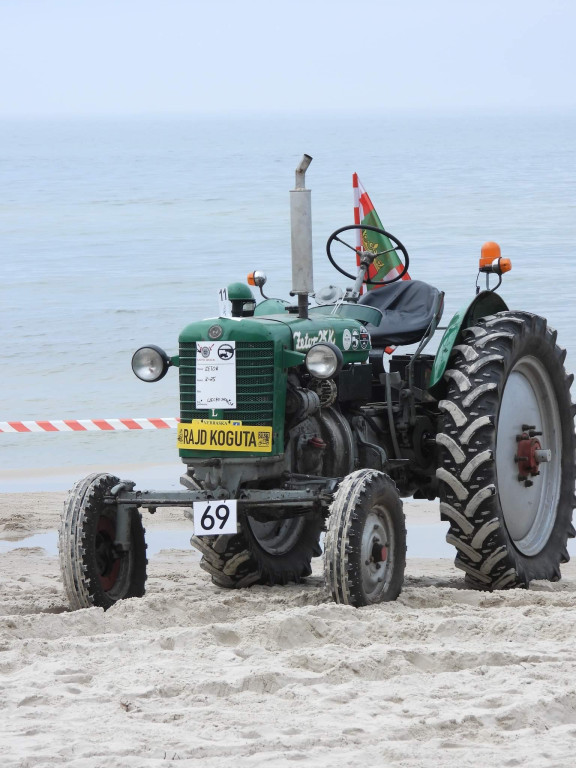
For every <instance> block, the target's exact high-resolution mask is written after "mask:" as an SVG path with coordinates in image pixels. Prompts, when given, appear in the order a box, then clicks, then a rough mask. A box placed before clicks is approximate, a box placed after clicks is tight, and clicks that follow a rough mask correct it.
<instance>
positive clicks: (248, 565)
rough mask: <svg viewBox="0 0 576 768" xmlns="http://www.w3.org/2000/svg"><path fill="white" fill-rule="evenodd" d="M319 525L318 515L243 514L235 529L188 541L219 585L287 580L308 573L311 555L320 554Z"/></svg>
mask: <svg viewBox="0 0 576 768" xmlns="http://www.w3.org/2000/svg"><path fill="white" fill-rule="evenodd" d="M322 526H323V520H322V518H321V517H320V516H317V517H305V516H297V517H290V518H285V519H283V520H277V521H276V520H275V521H270V522H259V521H258V520H255V519H254V518H253V517H250V516H248V515H244V516H243V517H242V520H241V530H240V532H239V533H237V534H234V535H223V536H210V537H208V536H193V537H192V539H191V540H190V543H191V544H192V545H193V546H194V547H196V549H198V550H199V551H200V552H201V553H202V560H201V561H200V567H201V568H203V569H204V570H205V571H208V573H210V574H211V576H212V581H213V582H214V584H216V585H218V586H220V587H227V588H229V589H234V588H240V587H248V586H250V585H251V584H255V583H259V584H269V585H274V584H287V583H288V582H299V581H300V580H301V579H302V578H305V577H306V576H309V575H310V574H311V572H312V568H311V561H312V558H313V557H317V556H318V555H320V554H322V549H321V547H320V534H321V532H322Z"/></svg>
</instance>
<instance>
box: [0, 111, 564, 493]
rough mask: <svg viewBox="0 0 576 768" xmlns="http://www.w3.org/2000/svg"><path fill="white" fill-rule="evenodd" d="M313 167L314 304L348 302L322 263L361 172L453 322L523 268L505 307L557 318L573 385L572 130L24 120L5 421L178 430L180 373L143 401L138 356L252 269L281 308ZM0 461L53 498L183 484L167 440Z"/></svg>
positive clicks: (371, 120)
mask: <svg viewBox="0 0 576 768" xmlns="http://www.w3.org/2000/svg"><path fill="white" fill-rule="evenodd" d="M304 152H306V153H308V154H311V155H312V156H313V157H314V161H313V163H312V165H311V167H310V169H309V171H308V173H307V186H309V187H310V188H311V189H312V207H313V236H314V250H315V254H314V255H315V265H314V269H315V285H316V287H321V286H322V285H325V284H328V283H337V284H340V285H342V286H343V287H345V285H346V280H345V279H341V278H340V276H339V275H338V274H337V273H335V272H334V270H333V269H332V267H331V266H330V265H329V263H328V261H327V259H326V257H325V250H324V248H325V242H326V239H327V237H328V236H329V234H330V233H331V232H332V231H333V230H335V229H337V228H338V227H341V226H344V225H345V224H349V223H352V222H353V211H352V186H351V176H352V173H353V172H354V171H356V172H358V174H359V176H360V179H361V180H362V182H363V184H364V186H365V187H366V189H367V191H368V192H369V194H370V196H371V198H372V200H373V202H374V204H375V206H376V209H377V211H378V213H379V215H380V217H381V219H382V221H383V222H384V224H385V226H386V227H387V228H388V229H389V230H390V231H391V232H393V233H394V234H396V235H397V236H398V237H399V238H400V239H401V240H402V241H403V242H404V244H405V245H406V246H407V248H408V251H409V253H410V257H411V265H410V272H411V274H412V276H413V277H414V278H418V279H422V280H425V281H428V282H430V283H433V284H435V285H437V286H438V287H439V288H441V289H442V290H444V291H445V292H446V310H445V316H444V320H445V321H447V320H448V319H449V316H450V315H451V314H452V313H453V312H454V311H456V310H457V309H458V308H459V307H460V306H461V305H463V304H465V303H466V302H467V301H469V300H470V299H471V298H472V296H473V294H474V285H475V280H476V273H477V260H478V256H479V252H480V247H481V245H482V243H483V242H484V241H486V240H496V241H497V242H499V243H500V245H501V247H502V253H503V255H504V256H508V257H510V258H511V259H512V262H513V270H512V272H511V273H510V274H508V275H506V276H505V278H504V283H503V286H502V288H501V294H502V296H503V297H504V299H505V300H506V301H507V303H508V304H509V306H510V307H511V308H514V309H526V310H529V311H532V312H536V313H538V314H541V315H544V316H545V317H547V318H548V320H549V323H550V325H552V326H553V327H555V328H557V329H558V332H559V337H558V338H559V343H561V344H562V345H564V346H565V347H567V349H568V356H567V362H566V365H567V368H568V369H569V370H576V343H575V341H574V328H575V327H576V307H575V297H576V260H575V256H576V188H575V185H574V169H575V168H576V115H574V114H550V115H514V116H512V115H508V116H506V115H493V116H486V115H485V116H481V115H469V116H459V117H454V116H443V117H439V116H435V117H433V116H427V115H420V116H417V115H411V116H390V117H368V118H364V117H362V118H351V117H338V116H318V115H316V116H305V115H302V116H297V115H292V116H289V117H285V118H280V117H273V118H272V117H244V118H235V119H223V118H219V119H216V118H208V117H205V118H173V119H168V118H165V119H152V118H147V119H145V118H134V119H122V120H114V119H100V120H97V119H91V120H87V119H86V120H60V121H36V122H35V121H26V122H24V121H20V122H16V121H12V122H3V123H0V179H1V184H2V194H1V195H0V231H1V236H0V265H1V270H2V280H1V283H0V297H1V301H0V330H1V339H2V358H1V359H2V376H1V380H0V381H1V383H0V388H1V391H0V395H1V397H0V421H12V420H23V419H34V420H37V419H58V418H77V419H83V418H107V417H121V418H124V417H132V418H134V417H163V416H176V415H178V382H177V375H176V371H171V372H169V374H168V375H167V376H166V377H165V379H163V380H162V381H161V382H158V383H156V384H144V383H142V382H140V381H138V380H137V379H136V378H135V377H134V375H133V374H132V372H131V369H130V359H131V356H132V353H133V351H134V350H135V349H136V348H138V347H139V346H141V345H143V344H147V343H156V344H158V345H160V346H161V347H163V348H164V349H166V350H167V351H168V352H169V353H172V354H173V353H175V352H176V351H177V338H178V333H179V331H180V329H181V328H182V327H183V326H184V325H186V324H187V323H189V322H191V321H193V320H194V319H197V318H201V317H207V316H213V315H214V314H216V313H217V291H218V289H219V288H221V287H223V286H225V285H226V284H227V283H228V282H231V281H233V280H243V279H244V278H245V275H246V274H247V273H248V272H249V271H251V270H252V269H254V268H261V269H264V270H265V271H266V273H267V275H268V285H267V288H268V291H269V293H270V294H271V295H274V296H281V297H287V295H288V292H289V290H290V274H291V272H290V225H289V194H288V191H289V189H291V188H292V187H293V185H294V169H295V167H296V165H297V164H298V162H299V160H300V158H301V156H302V154H303V153H304ZM0 450H1V455H2V466H1V467H0V490H1V489H2V487H4V490H7V489H10V490H20V489H25V488H40V487H56V486H57V485H58V482H59V481H54V479H52V480H51V481H48V480H47V479H46V480H39V479H38V478H39V477H43V478H49V477H52V478H53V477H54V474H53V472H52V468H59V470H60V473H61V474H60V476H62V477H64V475H66V479H65V480H64V479H63V480H62V481H61V482H62V483H65V482H68V478H69V477H73V476H75V473H76V470H77V469H78V472H79V473H80V475H81V474H82V471H81V467H83V466H85V465H93V464H98V465H100V466H104V465H105V466H107V467H110V469H111V470H117V471H120V470H119V469H118V468H121V467H122V465H125V464H137V465H139V464H157V465H170V473H171V477H172V476H173V477H174V481H175V482H176V483H177V478H178V474H179V462H178V457H177V452H176V449H175V431H174V430H169V431H168V430H167V431H164V432H130V433H89V434H86V433H84V434H70V433H63V434H57V433H53V434H40V435H38V434H18V435H8V434H0ZM141 474H142V473H141ZM143 474H145V471H143ZM55 482H56V485H54V483H55Z"/></svg>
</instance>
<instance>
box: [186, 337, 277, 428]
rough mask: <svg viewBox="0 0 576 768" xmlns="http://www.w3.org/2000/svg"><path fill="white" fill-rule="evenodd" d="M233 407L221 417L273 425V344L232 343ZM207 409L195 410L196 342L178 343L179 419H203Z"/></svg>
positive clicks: (269, 342)
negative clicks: (234, 350) (234, 382)
mask: <svg viewBox="0 0 576 768" xmlns="http://www.w3.org/2000/svg"><path fill="white" fill-rule="evenodd" d="M236 405H237V407H236V408H235V409H231V410H228V409H226V410H224V411H222V412H221V413H222V415H221V418H223V419H237V420H238V421H241V422H242V423H243V424H245V425H247V426H248V425H252V426H262V427H264V426H270V427H271V426H273V424H272V420H273V415H274V342H273V341H263V342H253V341H237V342H236ZM210 415H211V412H210V411H209V410H207V409H206V410H198V409H197V408H196V342H182V343H181V344H180V418H181V419H182V421H192V419H207V418H209V417H210Z"/></svg>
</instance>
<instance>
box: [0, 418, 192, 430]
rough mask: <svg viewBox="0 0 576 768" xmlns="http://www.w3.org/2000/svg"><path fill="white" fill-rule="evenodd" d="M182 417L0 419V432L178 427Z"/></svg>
mask: <svg viewBox="0 0 576 768" xmlns="http://www.w3.org/2000/svg"><path fill="white" fill-rule="evenodd" d="M179 421H180V419H172V418H170V419H77V420H76V419H52V420H51V421H0V432H113V431H117V432H126V431H128V430H130V429H176V427H177V426H178V422H179Z"/></svg>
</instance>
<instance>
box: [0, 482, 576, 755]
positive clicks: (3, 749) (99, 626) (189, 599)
mask: <svg viewBox="0 0 576 768" xmlns="http://www.w3.org/2000/svg"><path fill="white" fill-rule="evenodd" d="M62 499H63V494H60V493H47V494H45V493H42V494H40V493H38V494H37V493H34V494H1V495H0V538H3V539H6V538H7V537H10V536H11V537H12V538H14V537H18V536H20V537H23V536H28V535H29V534H30V533H32V532H39V531H48V530H52V529H54V528H55V527H56V526H57V523H58V517H59V513H60V508H61V503H62ZM421 511H422V510H421V509H416V510H415V511H414V514H420V513H421ZM180 514H181V513H180V512H179V511H178V510H164V511H162V512H160V513H159V515H160V517H159V518H150V517H149V516H147V517H146V518H145V522H146V524H147V526H158V527H163V528H165V527H169V526H171V525H182V518H181V517H180ZM315 566H316V570H315V574H314V575H313V577H312V578H310V579H309V580H308V583H307V584H303V585H298V586H290V587H284V588H267V587H254V588H251V589H248V590H243V591H239V592H228V591H222V590H219V589H217V588H215V587H214V586H212V585H211V584H210V582H209V580H208V577H207V575H206V574H205V573H204V572H203V571H201V570H200V569H199V567H198V558H197V556H196V553H195V552H194V551H193V550H170V551H163V552H161V553H160V554H158V555H156V556H155V557H153V558H152V559H151V562H150V565H149V580H148V590H147V595H146V596H145V597H144V598H143V599H140V600H129V601H125V602H122V603H119V604H117V605H116V606H115V607H114V608H112V609H111V610H110V611H108V612H107V613H104V612H103V611H102V610H100V609H96V608H93V609H89V610H82V611H76V612H69V611H68V608H67V605H66V603H65V600H64V595H63V592H62V586H61V583H60V575H59V569H58V559H57V557H54V556H48V555H47V554H46V552H45V550H43V549H40V548H26V547H22V548H19V549H15V550H13V551H11V552H8V553H6V554H2V555H0V569H1V574H0V712H1V723H2V727H1V728H0V755H1V757H0V765H1V766H2V768H13V767H15V766H18V768H32V767H34V768H43V767H44V766H51V767H52V766H64V765H65V766H78V768H132V766H134V768H135V767H136V766H137V767H138V768H143V767H150V768H155V767H156V766H164V765H165V764H166V763H167V762H177V763H178V764H179V765H182V766H187V765H199V766H202V767H203V768H204V767H205V768H216V767H218V768H222V766H235V765H241V766H250V767H251V768H252V767H256V766H267V768H269V767H270V766H274V768H282V767H283V766H293V765H294V764H295V763H296V764H298V763H299V764H301V765H306V766H326V768H328V767H329V768H334V767H335V766H351V767H352V766H354V767H355V768H356V767H357V766H361V765H371V766H426V767H428V766H430V767H432V766H434V768H438V766H442V767H447V768H449V767H451V766H458V768H462V766H487V765H489V766H493V767H494V768H496V767H497V768H500V766H534V767H536V766H538V768H541V767H542V766H569V765H573V764H574V761H575V758H574V753H575V751H576V675H575V671H576V665H575V660H576V650H575V642H574V641H575V620H576V608H575V597H576V569H575V568H574V567H573V566H572V564H568V565H567V566H564V569H563V576H564V578H563V580H562V581H561V582H559V583H557V584H548V583H544V582H542V583H538V584H535V585H533V587H532V588H531V589H530V590H513V591H510V592H505V593H495V594H484V593H476V592H471V591H468V590H466V589H464V588H463V581H462V576H461V573H460V572H459V571H457V570H456V569H454V567H453V565H452V563H451V561H450V560H433V559H425V560H424V559H422V560H414V559H409V561H408V567H407V575H406V583H405V587H404V590H403V592H402V595H401V597H400V599H399V600H398V601H397V602H395V603H388V604H383V605H379V606H377V607H374V608H364V609H360V610H356V609H353V608H349V607H346V606H338V605H335V604H333V603H332V602H331V601H330V599H329V598H328V597H327V596H326V594H325V592H324V588H323V583H322V579H321V576H320V574H321V563H320V562H319V561H315Z"/></svg>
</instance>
